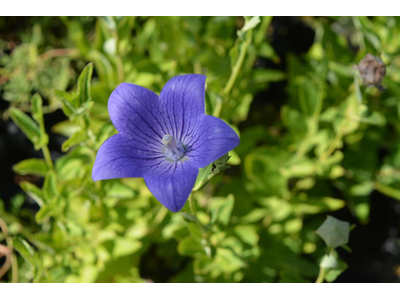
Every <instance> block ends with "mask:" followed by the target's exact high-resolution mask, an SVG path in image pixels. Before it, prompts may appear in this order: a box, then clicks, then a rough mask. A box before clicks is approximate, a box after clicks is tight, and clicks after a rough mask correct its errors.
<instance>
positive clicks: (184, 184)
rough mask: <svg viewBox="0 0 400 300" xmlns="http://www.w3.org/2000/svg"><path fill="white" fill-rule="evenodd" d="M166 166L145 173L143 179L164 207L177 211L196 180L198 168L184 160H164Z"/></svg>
mask: <svg viewBox="0 0 400 300" xmlns="http://www.w3.org/2000/svg"><path fill="white" fill-rule="evenodd" d="M167 164H168V166H167V167H166V168H165V170H164V171H163V172H162V173H161V172H149V173H147V174H145V176H144V181H145V182H146V185H147V187H148V188H149V190H150V192H151V193H152V194H153V195H154V197H156V199H157V200H158V201H160V202H161V204H162V205H164V206H165V207H166V208H168V209H169V210H170V211H172V212H178V211H180V210H181V209H182V207H183V206H184V205H185V203H186V200H187V199H188V198H189V195H190V193H191V192H192V189H193V186H194V184H195V182H196V177H197V174H198V173H199V170H198V168H196V167H194V166H193V165H192V164H190V163H188V162H186V161H184V162H182V161H178V162H175V163H171V162H164V165H167Z"/></svg>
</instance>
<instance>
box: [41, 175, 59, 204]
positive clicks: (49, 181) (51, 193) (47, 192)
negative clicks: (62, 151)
mask: <svg viewBox="0 0 400 300" xmlns="http://www.w3.org/2000/svg"><path fill="white" fill-rule="evenodd" d="M43 194H44V196H45V198H46V199H47V200H48V201H51V200H53V199H55V198H56V197H57V196H58V188H57V178H56V175H55V173H54V172H53V171H50V172H48V173H47V175H46V178H45V179H44V184H43Z"/></svg>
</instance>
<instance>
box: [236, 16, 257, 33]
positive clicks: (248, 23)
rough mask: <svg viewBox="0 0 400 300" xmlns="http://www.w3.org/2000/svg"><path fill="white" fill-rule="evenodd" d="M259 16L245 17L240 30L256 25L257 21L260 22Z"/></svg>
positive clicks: (243, 30)
mask: <svg viewBox="0 0 400 300" xmlns="http://www.w3.org/2000/svg"><path fill="white" fill-rule="evenodd" d="M260 22H261V21H260V17H258V16H256V17H252V18H245V23H244V26H243V28H242V29H241V30H240V31H242V32H246V31H248V30H250V29H253V28H254V27H256V26H257V25H258V23H260Z"/></svg>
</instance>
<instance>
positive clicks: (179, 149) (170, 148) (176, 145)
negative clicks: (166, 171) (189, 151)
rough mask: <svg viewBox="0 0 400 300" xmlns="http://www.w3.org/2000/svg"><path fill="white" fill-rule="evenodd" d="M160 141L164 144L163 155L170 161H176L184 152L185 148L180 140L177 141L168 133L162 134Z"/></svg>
mask: <svg viewBox="0 0 400 300" xmlns="http://www.w3.org/2000/svg"><path fill="white" fill-rule="evenodd" d="M162 143H163V144H164V146H165V152H164V154H165V157H166V158H168V159H169V160H172V161H177V160H179V159H181V158H182V157H183V155H184V154H185V148H184V147H183V145H182V143H181V142H177V141H176V140H175V138H174V137H173V136H171V135H169V134H167V135H164V137H163V138H162Z"/></svg>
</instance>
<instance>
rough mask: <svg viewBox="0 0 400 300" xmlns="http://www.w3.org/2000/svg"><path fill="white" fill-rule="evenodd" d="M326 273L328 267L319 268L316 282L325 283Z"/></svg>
mask: <svg viewBox="0 0 400 300" xmlns="http://www.w3.org/2000/svg"><path fill="white" fill-rule="evenodd" d="M325 275H326V269H325V268H321V269H319V274H318V278H317V280H316V281H315V283H323V282H324V280H325Z"/></svg>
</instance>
